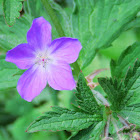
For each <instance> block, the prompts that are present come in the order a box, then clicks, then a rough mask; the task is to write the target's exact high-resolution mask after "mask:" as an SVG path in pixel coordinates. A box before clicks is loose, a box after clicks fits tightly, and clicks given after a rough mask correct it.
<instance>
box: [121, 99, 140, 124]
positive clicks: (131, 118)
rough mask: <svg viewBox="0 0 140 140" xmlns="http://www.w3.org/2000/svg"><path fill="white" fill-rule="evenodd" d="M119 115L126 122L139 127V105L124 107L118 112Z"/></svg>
mask: <svg viewBox="0 0 140 140" xmlns="http://www.w3.org/2000/svg"><path fill="white" fill-rule="evenodd" d="M139 98H140V97H139ZM119 115H120V116H122V117H123V118H124V119H125V120H127V121H128V122H130V123H133V124H135V125H138V126H139V127H140V103H139V104H134V105H131V106H126V107H125V108H124V109H123V110H122V111H120V112H119Z"/></svg>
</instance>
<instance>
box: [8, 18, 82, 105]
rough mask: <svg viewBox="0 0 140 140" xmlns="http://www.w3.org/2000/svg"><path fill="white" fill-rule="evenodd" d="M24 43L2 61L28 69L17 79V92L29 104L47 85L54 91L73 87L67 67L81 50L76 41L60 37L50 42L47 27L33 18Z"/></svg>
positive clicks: (49, 31) (70, 73) (43, 21)
mask: <svg viewBox="0 0 140 140" xmlns="http://www.w3.org/2000/svg"><path fill="white" fill-rule="evenodd" d="M27 42H28V43H24V44H20V45H18V46H17V47H15V48H13V49H12V50H10V51H8V52H7V55H6V61H8V62H12V63H15V64H16V65H17V67H18V68H20V69H28V70H27V71H25V72H24V73H23V75H22V76H21V77H20V79H19V81H18V84H17V90H18V92H19V94H20V95H21V97H22V98H23V99H25V100H27V101H29V102H30V101H32V100H33V98H35V97H36V96H38V95H39V94H40V93H41V91H42V90H43V89H44V88H45V87H46V85H47V82H48V84H49V85H50V86H51V87H52V88H54V89H55V90H72V89H73V88H75V86H76V84H75V81H74V79H73V76H72V71H71V68H70V66H69V64H71V63H73V62H75V61H76V60H77V58H78V55H79V52H80V50H81V48H82V46H81V44H80V42H79V41H78V40H77V39H73V38H67V37H62V38H58V39H55V40H53V41H52V37H51V25H50V23H49V22H47V21H46V20H45V19H44V18H43V17H40V18H37V19H34V21H33V23H32V26H31V28H30V29H29V31H28V32H27Z"/></svg>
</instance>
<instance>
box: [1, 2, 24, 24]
mask: <svg viewBox="0 0 140 140" xmlns="http://www.w3.org/2000/svg"><path fill="white" fill-rule="evenodd" d="M22 1H23V0H3V11H4V16H5V20H6V23H7V24H8V25H9V26H12V25H13V24H14V23H15V20H16V18H18V17H19V16H20V11H21V10H22Z"/></svg>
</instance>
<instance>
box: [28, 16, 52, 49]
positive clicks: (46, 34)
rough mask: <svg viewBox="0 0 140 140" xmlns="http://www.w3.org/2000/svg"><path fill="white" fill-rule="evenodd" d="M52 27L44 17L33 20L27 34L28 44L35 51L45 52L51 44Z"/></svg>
mask: <svg viewBox="0 0 140 140" xmlns="http://www.w3.org/2000/svg"><path fill="white" fill-rule="evenodd" d="M51 40H52V37H51V25H50V23H49V22H48V21H46V20H45V19H44V18H43V17H39V18H36V19H34V20H33V23H32V26H31V28H30V30H29V31H28V33H27V42H28V43H29V45H30V46H31V47H32V48H33V49H34V50H44V49H46V48H47V47H48V46H49V45H50V43H51Z"/></svg>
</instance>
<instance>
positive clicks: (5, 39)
mask: <svg viewBox="0 0 140 140" xmlns="http://www.w3.org/2000/svg"><path fill="white" fill-rule="evenodd" d="M0 21H1V22H0V48H2V49H3V51H8V50H10V49H12V48H14V47H16V46H17V45H19V44H21V43H26V42H27V41H26V34H27V31H28V30H29V28H30V25H31V23H32V18H31V17H30V16H29V15H24V16H22V17H20V18H19V19H18V20H17V22H16V23H15V26H12V27H8V26H7V25H6V24H5V23H4V18H3V16H0Z"/></svg>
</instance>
